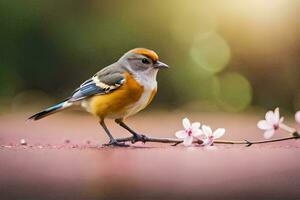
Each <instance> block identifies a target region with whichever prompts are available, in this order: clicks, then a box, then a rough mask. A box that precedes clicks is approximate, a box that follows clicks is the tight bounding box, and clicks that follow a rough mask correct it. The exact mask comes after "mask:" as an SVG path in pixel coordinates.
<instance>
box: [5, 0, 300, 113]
mask: <svg viewBox="0 0 300 200" xmlns="http://www.w3.org/2000/svg"><path fill="white" fill-rule="evenodd" d="M299 8H300V2H299V1H294V0H290V1H287V0H264V1H261V0H245V1H240V0H223V1H211V0H210V1H205V0H203V1H199V0H190V1H180V0H165V1H158V0H153V1H138V0H136V1H121V0H119V1H104V0H89V1H83V0H72V1H71V0H64V1H52V0H44V1H40V0H27V1H16V0H2V1H0V27H1V29H0V38H1V40H0V41H1V48H0V101H1V106H2V107H1V110H12V111H16V110H17V111H20V109H26V108H27V107H32V106H36V107H38V108H39V109H40V108H42V107H44V106H45V105H47V106H48V105H50V104H52V103H55V102H56V101H58V100H60V99H62V98H64V97H67V96H69V95H70V93H71V92H72V91H73V90H74V89H75V88H76V87H78V86H79V84H81V83H82V82H83V81H84V80H86V79H88V78H89V77H90V76H92V75H93V74H94V73H95V72H97V71H98V70H100V69H101V68H102V67H104V66H107V65H109V64H111V63H112V62H114V61H116V60H117V59H118V58H119V57H120V56H121V55H122V54H123V53H125V52H126V51H128V50H129V49H132V48H135V47H147V48H150V49H153V50H155V51H157V52H158V54H159V55H160V58H161V60H162V61H163V62H166V63H168V64H169V65H170V66H171V67H172V68H171V69H170V70H168V71H162V72H161V73H159V77H158V81H159V92H158V96H157V97H156V98H155V101H154V104H153V105H151V106H152V109H155V108H157V109H159V108H164V109H174V108H175V107H176V108H184V109H191V110H196V111H198V110H199V111H229V112H238V111H243V110H245V109H249V108H250V109H251V108H261V109H267V108H268V109H269V108H274V107H275V106H280V107H281V108H283V109H285V110H286V111H287V112H293V111H295V110H298V109H299V108H300V67H299V65H300V57H299V53H300V36H299V35H300V26H299V25H300V24H299V23H300V22H299V17H300V12H299Z"/></svg>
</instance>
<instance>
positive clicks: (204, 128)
mask: <svg viewBox="0 0 300 200" xmlns="http://www.w3.org/2000/svg"><path fill="white" fill-rule="evenodd" d="M202 131H203V133H204V134H205V135H206V136H207V137H209V136H211V135H212V130H211V128H210V127H209V126H206V125H203V126H202Z"/></svg>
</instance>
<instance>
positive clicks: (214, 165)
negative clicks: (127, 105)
mask: <svg viewBox="0 0 300 200" xmlns="http://www.w3.org/2000/svg"><path fill="white" fill-rule="evenodd" d="M26 116H27V114H18V115H9V116H8V115H6V116H3V115H2V116H1V117H0V119H1V120H0V121H1V122H0V123H1V128H0V144H2V145H10V144H11V145H15V144H18V142H19V140H20V139H22V138H24V139H26V141H27V142H28V145H27V146H18V147H15V146H13V147H11V148H7V147H5V148H4V147H2V148H0V163H1V166H0V177H1V178H0V197H1V198H0V199H171V198H172V199H200V198H203V199H299V198H300V192H299V188H300V170H299V169H300V161H299V153H300V149H299V147H300V141H295V140H292V141H285V142H278V143H274V144H268V145H259V146H258V145H257V146H252V147H249V148H246V147H244V146H241V145H236V146H233V145H216V147H217V149H216V150H212V151H209V150H205V149H203V148H197V147H189V148H185V147H182V146H178V147H170V146H169V145H162V144H146V145H143V144H136V145H134V147H129V148H90V147H89V146H85V145H86V143H85V142H86V141H87V140H89V141H91V145H90V146H96V145H98V144H99V147H100V144H101V143H104V142H106V140H107V138H106V136H105V135H104V133H103V131H102V130H101V129H100V127H99V126H98V124H97V123H96V122H97V121H96V120H95V119H93V118H92V117H90V116H86V115H83V116H80V115H76V114H73V115H72V114H67V115H61V114H58V115H56V116H53V117H50V118H48V119H45V120H42V121H39V122H34V123H32V122H26V123H25V122H24V119H25V118H26ZM185 116H186V115H185V114H184V113H176V114H174V113H156V114H154V113H153V114H151V115H150V114H141V115H138V116H137V117H134V118H132V119H129V120H128V124H129V125H131V126H132V127H135V129H136V130H137V131H141V132H143V133H147V135H152V136H161V137H174V132H175V131H177V130H179V129H181V128H182V127H181V119H182V118H183V117H185ZM188 117H189V118H190V119H191V120H192V121H200V122H205V123H207V124H209V125H211V126H212V127H213V128H218V127H224V128H226V129H227V132H226V134H225V137H224V138H222V139H236V140H239V139H244V138H247V139H250V140H251V139H261V138H262V132H261V131H259V130H258V129H257V128H256V122H257V121H258V120H259V118H257V117H256V116H244V115H226V114H189V116H188ZM108 126H109V127H111V130H112V132H113V133H114V135H115V136H117V137H123V136H128V134H127V133H126V131H123V130H122V129H120V128H118V127H117V126H116V125H114V124H113V123H112V122H109V123H108ZM283 134H284V133H278V136H283ZM66 139H67V140H70V141H71V143H70V144H64V141H65V140H66ZM74 144H75V145H79V146H80V147H87V148H82V149H80V148H72V146H73V145H74ZM31 145H32V148H30V147H29V146H31ZM40 145H41V148H39V146H40ZM47 145H51V148H50V147H47ZM53 146H56V147H60V148H52V147H53Z"/></svg>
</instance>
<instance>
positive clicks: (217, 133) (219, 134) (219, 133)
mask: <svg viewBox="0 0 300 200" xmlns="http://www.w3.org/2000/svg"><path fill="white" fill-rule="evenodd" d="M224 133H225V129H224V128H218V129H217V130H215V132H214V133H213V136H214V139H217V138H220V137H222V136H223V135H224Z"/></svg>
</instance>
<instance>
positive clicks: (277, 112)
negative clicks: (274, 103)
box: [274, 107, 280, 122]
mask: <svg viewBox="0 0 300 200" xmlns="http://www.w3.org/2000/svg"><path fill="white" fill-rule="evenodd" d="M274 115H275V121H276V122H279V119H280V113H279V108H278V107H277V108H275V110H274Z"/></svg>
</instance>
